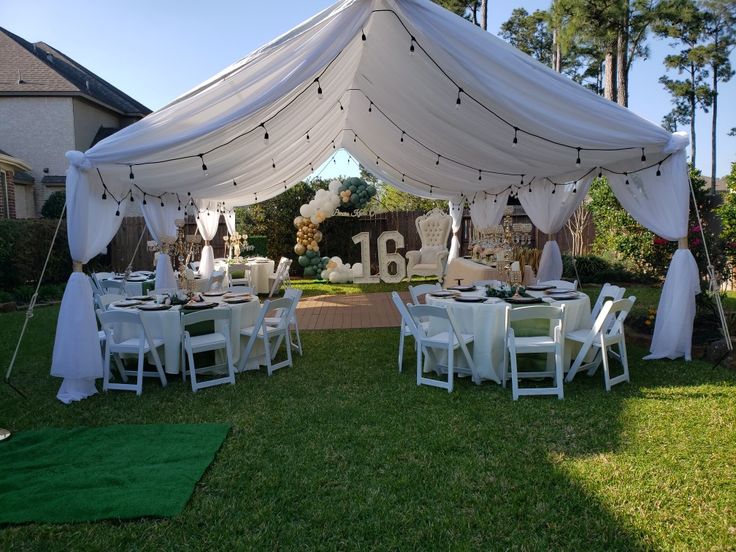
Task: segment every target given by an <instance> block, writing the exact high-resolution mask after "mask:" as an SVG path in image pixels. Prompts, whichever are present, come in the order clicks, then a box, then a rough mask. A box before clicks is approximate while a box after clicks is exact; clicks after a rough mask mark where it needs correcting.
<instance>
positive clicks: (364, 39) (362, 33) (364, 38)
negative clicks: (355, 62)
mask: <svg viewBox="0 0 736 552" xmlns="http://www.w3.org/2000/svg"><path fill="white" fill-rule="evenodd" d="M360 39H361V40H362V41H363V42H365V41H366V40H367V38H366V36H365V31H364V30H363V29H360Z"/></svg>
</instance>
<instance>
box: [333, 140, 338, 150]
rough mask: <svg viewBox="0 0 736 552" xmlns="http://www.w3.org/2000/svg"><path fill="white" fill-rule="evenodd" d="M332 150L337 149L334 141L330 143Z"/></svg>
mask: <svg viewBox="0 0 736 552" xmlns="http://www.w3.org/2000/svg"><path fill="white" fill-rule="evenodd" d="M332 149H333V150H334V149H337V146H336V145H335V141H334V140H333V141H332Z"/></svg>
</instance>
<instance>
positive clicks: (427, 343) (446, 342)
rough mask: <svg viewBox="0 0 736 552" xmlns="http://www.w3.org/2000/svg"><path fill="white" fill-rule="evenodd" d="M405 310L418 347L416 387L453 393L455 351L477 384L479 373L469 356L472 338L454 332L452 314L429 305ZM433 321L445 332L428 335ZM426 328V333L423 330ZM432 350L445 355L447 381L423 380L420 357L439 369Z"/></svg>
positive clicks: (455, 329)
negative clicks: (424, 356) (458, 351)
mask: <svg viewBox="0 0 736 552" xmlns="http://www.w3.org/2000/svg"><path fill="white" fill-rule="evenodd" d="M407 310H408V311H409V315H410V316H411V318H412V320H414V327H413V328H412V329H413V332H414V339H415V340H416V343H417V385H422V384H425V385H431V386H433V387H441V388H442V389H447V391H448V393H451V392H452V388H453V385H454V378H455V371H456V370H455V350H456V349H460V350H461V351H462V353H463V356H464V357H465V361H466V362H467V363H468V367H469V374H470V375H471V376H472V377H473V381H474V382H475V383H476V384H479V383H480V378H479V376H478V372H477V370H476V369H475V363H474V362H473V358H472V357H471V356H470V353H469V352H468V347H467V345H468V344H469V343H472V342H473V339H474V336H473V335H471V334H461V333H460V332H459V331H458V330H457V325H456V324H455V320H454V318H453V316H452V313H451V312H450V311H449V310H447V309H443V308H442V307H435V306H431V305H408V306H407ZM432 319H436V320H437V321H438V325H439V326H440V327H441V326H444V327H445V330H444V331H439V332H436V333H432V334H430V333H429V331H430V328H432ZM423 321H428V322H429V324H427V325H426V326H423V325H422V322H423ZM425 327H426V328H427V329H425ZM435 350H442V351H445V352H447V381H442V380H437V379H433V378H428V377H425V376H424V373H423V353H424V352H426V353H427V356H429V357H430V358H432V360H433V361H435V365H436V366H437V367H438V368H439V366H440V363H439V362H438V360H439V359H438V358H437V356H436V354H435Z"/></svg>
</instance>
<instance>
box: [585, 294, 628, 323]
mask: <svg viewBox="0 0 736 552" xmlns="http://www.w3.org/2000/svg"><path fill="white" fill-rule="evenodd" d="M624 293H626V288H622V287H619V286H614V285H612V284H603V287H602V288H601V292H600V293H599V294H598V299H596V301H595V305H593V310H591V311H590V323H591V326H592V325H593V324H595V320H596V318H598V314H600V312H601V309H602V308H603V304H604V303H605V302H606V301H618V300H619V299H623V298H624ZM609 320H610V317H609Z"/></svg>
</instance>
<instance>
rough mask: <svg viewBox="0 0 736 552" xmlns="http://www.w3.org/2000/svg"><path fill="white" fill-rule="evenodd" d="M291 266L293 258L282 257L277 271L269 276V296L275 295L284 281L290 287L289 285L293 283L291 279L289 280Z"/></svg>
mask: <svg viewBox="0 0 736 552" xmlns="http://www.w3.org/2000/svg"><path fill="white" fill-rule="evenodd" d="M290 268H291V259H287V258H286V257H281V260H280V261H279V265H278V267H276V271H275V272H274V273H273V274H272V275H271V276H269V278H268V281H269V284H270V285H271V291H269V293H268V296H269V297H273V296H274V295H276V294H277V293H278V292H279V289H281V284H282V283H284V284H285V285H286V287H289V285H290V284H291V280H289V269H290Z"/></svg>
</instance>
